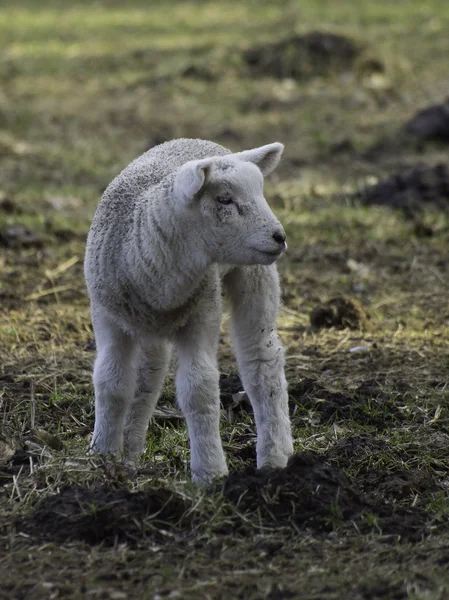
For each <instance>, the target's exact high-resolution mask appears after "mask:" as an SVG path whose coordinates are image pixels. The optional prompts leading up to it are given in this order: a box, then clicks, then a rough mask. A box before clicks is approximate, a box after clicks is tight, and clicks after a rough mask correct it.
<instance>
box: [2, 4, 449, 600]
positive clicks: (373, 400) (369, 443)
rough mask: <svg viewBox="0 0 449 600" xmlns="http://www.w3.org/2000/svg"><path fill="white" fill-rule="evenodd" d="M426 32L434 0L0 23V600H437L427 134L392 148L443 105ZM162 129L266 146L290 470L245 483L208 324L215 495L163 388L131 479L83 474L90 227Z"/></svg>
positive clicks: (441, 60)
mask: <svg viewBox="0 0 449 600" xmlns="http://www.w3.org/2000/svg"><path fill="white" fill-rule="evenodd" d="M448 30H449V8H448V7H446V5H445V4H444V3H440V2H437V0H431V1H429V2H418V1H417V0H413V1H410V2H397V3H393V2H387V1H386V0H378V1H376V2H374V1H371V0H370V1H368V0H364V1H363V2H358V3H354V2H350V1H349V0H342V1H340V2H331V1H325V0H323V1H320V2H314V1H312V0H303V1H301V2H296V1H279V2H276V3H274V2H264V1H262V0H261V1H260V2H229V1H227V2H220V1H216V2H214V3H206V2H200V1H198V2H193V1H191V2H176V1H171V2H152V3H151V5H150V4H149V3H147V2H144V1H143V0H142V1H139V0H133V1H131V2H127V3H119V2H115V1H110V2H106V1H105V2H95V3H91V2H85V1H83V0H76V1H74V2H71V3H70V7H69V8H68V4H67V3H64V2H62V0H61V1H58V0H52V1H51V0H46V2H42V3H39V6H37V4H36V3H35V2H32V1H31V0H28V1H27V0H20V1H16V2H10V3H3V4H2V6H1V8H0V39H1V42H2V47H3V48H4V53H3V57H2V60H1V61H0V80H1V85H0V278H1V279H0V306H1V308H0V310H1V322H0V356H1V360H0V365H1V366H0V419H1V420H0V422H1V434H0V581H1V585H0V597H1V598H8V599H9V598H14V599H15V598H24V599H25V598H26V599H27V600H28V599H31V600H34V599H41V598H82V597H86V598H111V599H116V600H117V599H121V598H123V599H125V598H149V599H150V598H154V599H156V598H195V599H197V598H223V599H228V598H242V599H243V598H244V599H245V600H247V599H256V598H257V599H258V598H270V599H273V600H274V599H280V598H301V599H310V600H311V599H320V600H321V599H324V600H334V599H339V598H354V599H363V600H365V599H395V600H402V599H403V598H404V599H405V598H412V599H432V600H433V599H437V598H438V599H444V598H446V597H447V596H448V595H449V574H448V564H449V491H448V485H449V484H448V482H449V479H448V475H447V472H448V467H449V411H448V405H447V400H448V391H447V382H448V375H447V374H448V370H449V364H448V344H449V343H448V339H449V331H448V330H449V307H448V300H447V296H448V285H449V258H448V251H447V249H448V247H449V210H448V209H449V163H448V159H447V153H448V148H449V135H448V134H445V133H444V132H445V131H446V132H449V117H448V116H447V115H448V113H447V111H446V109H445V108H444V107H443V108H440V109H434V110H433V112H432V113H431V114H427V116H426V115H424V117H421V120H420V121H419V126H418V125H416V124H415V126H414V127H411V126H408V127H406V124H407V122H408V121H409V120H410V119H412V118H413V117H414V116H415V115H416V113H417V111H419V110H421V109H425V108H426V107H428V106H429V105H432V104H435V103H441V102H443V101H444V100H445V97H446V96H447V95H448V93H449V79H448V74H447V56H448V54H449V36H448V35H447V31H448ZM423 119H424V121H423ZM435 122H436V123H437V125H436V126H435ZM423 123H424V125H423ZM435 132H437V133H438V132H439V135H437V134H436V133H435ZM181 136H184V137H202V138H207V139H213V140H215V141H217V142H219V143H222V144H223V145H225V146H227V147H229V148H231V149H233V150H241V149H244V148H248V147H253V146H256V145H259V144H264V143H267V142H270V141H274V140H279V141H282V142H284V143H285V144H286V152H285V158H284V160H283V162H282V165H281V167H280V168H279V169H278V170H277V171H276V172H275V173H274V174H273V176H272V177H271V178H270V180H269V181H268V182H267V189H266V191H267V194H266V195H267V198H268V199H269V201H270V203H271V204H272V206H273V208H274V210H275V212H276V214H278V216H279V218H280V219H281V221H282V222H283V224H284V225H285V228H286V230H287V235H288V238H289V251H288V253H287V255H286V256H285V257H284V258H283V259H282V261H281V262H280V264H279V268H280V271H281V275H282V282H283V296H284V298H283V299H284V308H283V311H282V314H281V318H280V321H279V329H280V334H281V336H282V339H283V340H284V342H285V345H286V348H287V376H288V379H289V384H290V408H291V416H292V422H293V428H294V437H295V451H296V454H295V456H294V457H293V458H292V460H291V462H290V464H289V466H288V468H287V469H286V470H285V471H282V472H257V471H255V469H254V464H255V448H254V444H255V429H254V424H253V419H252V415H251V411H250V408H249V406H248V405H247V404H245V403H241V404H237V403H235V402H234V401H233V398H232V395H233V394H234V393H235V392H238V391H240V390H241V386H240V383H239V380H238V377H237V376H236V369H235V364H234V362H233V359H232V353H231V350H230V346H229V338H228V332H227V327H226V320H225V321H224V324H223V336H222V343H221V344H220V364H221V371H222V374H223V375H222V386H221V387H222V404H223V419H222V421H223V428H222V430H223V440H224V446H225V450H226V453H227V456H228V460H229V465H230V470H231V474H230V476H229V478H228V479H227V480H226V481H224V482H219V483H217V485H216V487H215V488H214V489H212V490H208V491H207V492H205V491H199V490H196V489H194V488H193V487H192V486H191V485H190V483H189V469H188V459H189V454H188V440H187V433H186V429H185V425H184V422H183V421H182V420H181V419H180V418H179V415H178V412H177V410H176V406H175V399H174V394H173V387H172V384H171V382H170V381H167V386H166V388H165V390H164V394H163V397H162V398H161V401H160V407H159V411H158V413H157V415H156V418H155V422H154V424H153V427H152V429H151V430H150V432H149V434H148V446H147V452H146V454H145V456H144V458H143V460H142V464H141V469H140V470H139V472H138V474H137V476H136V477H132V478H129V476H128V474H127V473H126V471H125V470H124V469H123V467H122V466H121V465H120V464H117V465H111V464H108V465H106V464H105V463H104V462H103V461H102V459H101V458H98V457H87V456H86V449H87V445H88V442H89V434H90V432H91V431H92V427H93V393H92V386H91V381H90V374H91V367H92V361H93V357H94V341H93V338H92V331H91V327H90V320H89V310H88V302H87V296H86V292H85V286H84V281H83V274H82V260H83V252H84V244H85V237H86V233H87V230H88V227H89V223H90V220H91V218H92V215H93V212H94V210H95V206H96V203H97V201H98V198H99V196H100V195H101V193H102V190H103V189H104V188H105V186H106V185H107V184H108V183H109V181H110V180H111V179H112V177H113V176H114V175H116V174H117V173H118V172H119V171H120V169H121V168H123V167H124V166H126V164H127V163H128V162H129V161H130V160H131V159H132V158H134V157H135V156H137V155H138V154H140V153H142V152H143V151H145V150H146V149H148V148H149V147H151V146H152V145H154V144H157V143H160V142H162V141H165V140H167V139H171V138H175V137H181ZM379 182H381V185H379ZM341 296H344V297H346V298H350V301H348V300H345V301H343V300H341V299H340V300H339V301H338V302H334V303H331V304H330V305H329V304H326V303H327V302H328V301H329V300H331V299H333V298H336V297H341ZM348 307H349V309H350V310H349V312H348V311H347V309H348ZM342 310H343V311H344V312H343V313H342V312H341V311H342ZM345 311H346V312H345ZM311 315H312V322H313V324H314V325H315V326H314V327H312V326H311V320H310V319H311ZM332 323H334V325H335V326H334V327H330V328H328V327H327V325H332Z"/></svg>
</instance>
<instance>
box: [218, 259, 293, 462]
mask: <svg viewBox="0 0 449 600" xmlns="http://www.w3.org/2000/svg"><path fill="white" fill-rule="evenodd" d="M225 284H226V290H227V293H228V295H229V298H230V300H231V304H232V321H231V323H232V337H233V341H234V345H235V350H236V354H237V361H238V365H239V369H240V376H241V379H242V383H243V387H244V389H245V391H246V393H247V394H248V397H249V399H250V401H251V404H252V407H253V410H254V415H255V419H256V427H257V466H258V467H263V466H271V467H285V466H286V464H287V460H288V457H289V456H290V455H291V454H292V453H293V443H292V436H291V426H290V417H289V412H288V392H287V381H286V379H285V374H284V350H283V347H282V344H281V341H280V340H279V337H278V335H277V333H276V329H275V328H276V318H277V315H278V311H279V304H280V291H279V278H278V274H277V270H276V267H275V266H274V265H272V266H252V267H243V268H237V269H235V270H234V271H232V272H231V273H229V274H228V275H227V277H226V279H225Z"/></svg>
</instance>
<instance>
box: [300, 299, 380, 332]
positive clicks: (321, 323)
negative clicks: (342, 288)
mask: <svg viewBox="0 0 449 600" xmlns="http://www.w3.org/2000/svg"><path fill="white" fill-rule="evenodd" d="M369 321H370V315H369V314H368V313H367V312H366V311H365V309H364V308H363V306H362V305H361V304H360V302H359V301H358V300H356V299H355V298H349V297H348V296H337V297H336V298H331V300H328V301H327V302H324V303H320V304H317V305H316V306H315V307H314V308H313V310H312V312H311V313H310V324H311V325H312V327H313V328H314V329H321V328H327V329H329V328H331V327H336V328H337V329H362V330H363V329H368V328H369Z"/></svg>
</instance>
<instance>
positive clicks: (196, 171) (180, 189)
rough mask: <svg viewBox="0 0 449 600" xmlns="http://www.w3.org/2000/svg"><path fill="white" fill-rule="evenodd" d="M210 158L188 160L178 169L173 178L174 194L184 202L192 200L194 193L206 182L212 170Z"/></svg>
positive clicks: (187, 202)
mask: <svg viewBox="0 0 449 600" xmlns="http://www.w3.org/2000/svg"><path fill="white" fill-rule="evenodd" d="M212 163H213V161H212V159H211V158H203V159H202V160H190V161H189V162H186V163H185V164H184V165H182V167H181V168H180V169H179V171H178V174H177V175H176V179H175V187H174V191H175V195H176V198H178V199H179V200H180V201H181V202H183V203H184V204H190V203H191V202H193V201H194V199H195V197H196V195H197V194H198V192H199V191H200V190H201V188H202V187H204V186H205V185H206V183H207V182H208V180H209V178H210V175H211V172H212Z"/></svg>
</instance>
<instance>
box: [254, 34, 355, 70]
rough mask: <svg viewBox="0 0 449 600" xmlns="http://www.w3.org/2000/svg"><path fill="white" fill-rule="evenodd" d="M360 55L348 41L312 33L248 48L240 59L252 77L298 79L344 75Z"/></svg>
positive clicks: (349, 40)
mask: <svg viewBox="0 0 449 600" xmlns="http://www.w3.org/2000/svg"><path fill="white" fill-rule="evenodd" d="M359 54H360V48H359V46H358V45H357V44H356V43H355V42H353V41H352V40H351V39H349V38H347V37H345V36H342V35H336V34H333V33H324V32H320V31H315V32H312V33H308V34H306V35H295V36H293V37H290V38H288V39H285V40H281V41H279V42H277V43H275V44H264V45H263V46H258V47H257V48H251V49H249V50H247V51H246V52H245V53H244V55H243V59H244V61H245V63H246V64H247V66H248V68H249V69H250V71H251V73H252V74H254V75H258V76H268V77H270V76H271V77H276V78H277V79H284V78H293V79H300V78H304V77H310V76H314V75H326V74H329V73H331V72H341V71H345V70H347V69H349V68H351V67H352V66H353V64H354V62H355V60H356V58H357V57H358V56H359Z"/></svg>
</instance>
